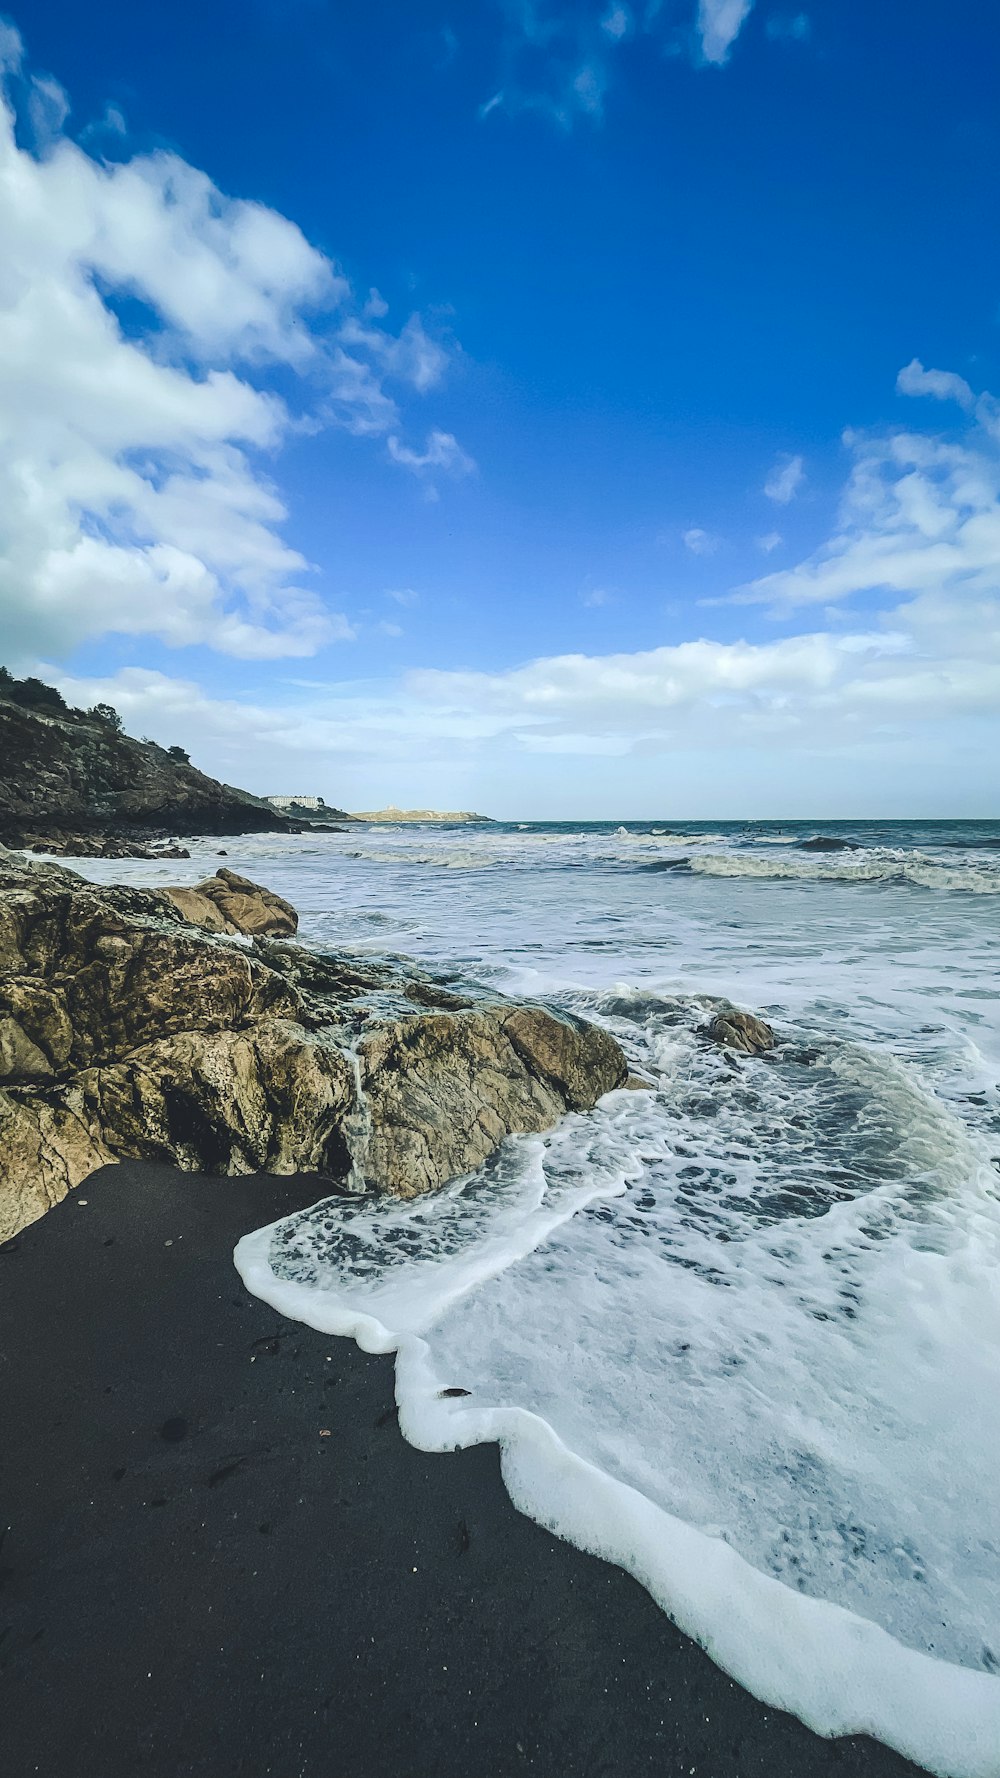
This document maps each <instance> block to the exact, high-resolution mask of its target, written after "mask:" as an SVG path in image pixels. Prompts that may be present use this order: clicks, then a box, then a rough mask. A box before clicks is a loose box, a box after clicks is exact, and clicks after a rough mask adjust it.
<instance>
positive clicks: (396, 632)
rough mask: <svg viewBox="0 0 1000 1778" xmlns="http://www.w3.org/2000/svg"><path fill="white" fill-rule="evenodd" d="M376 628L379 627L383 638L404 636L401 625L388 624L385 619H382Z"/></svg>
mask: <svg viewBox="0 0 1000 1778" xmlns="http://www.w3.org/2000/svg"><path fill="white" fill-rule="evenodd" d="M378 627H379V629H380V631H381V633H382V635H383V636H393V637H395V636H402V635H404V634H405V631H404V630H403V626H402V624H393V623H389V622H388V620H387V619H386V618H382V620H381V622H380V623H379V626H378Z"/></svg>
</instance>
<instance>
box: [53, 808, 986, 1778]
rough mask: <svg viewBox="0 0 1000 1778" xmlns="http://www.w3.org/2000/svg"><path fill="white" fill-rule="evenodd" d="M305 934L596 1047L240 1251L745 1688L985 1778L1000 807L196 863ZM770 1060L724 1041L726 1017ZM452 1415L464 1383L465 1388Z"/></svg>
mask: <svg viewBox="0 0 1000 1778" xmlns="http://www.w3.org/2000/svg"><path fill="white" fill-rule="evenodd" d="M190 843H191V849H192V853H193V856H192V858H191V860H190V861H189V862H187V863H180V864H179V863H176V862H170V863H169V864H166V863H165V864H152V863H147V862H145V861H127V862H121V861H114V862H108V863H105V862H98V861H90V860H86V861H80V862H79V864H77V865H75V868H78V869H80V870H81V871H82V872H83V873H84V874H86V875H88V876H91V877H94V878H98V879H103V880H119V881H120V880H127V881H134V882H144V883H148V882H157V881H172V882H180V881H189V882H190V881H195V880H196V879H197V878H198V877H199V876H200V875H203V874H205V872H206V870H208V869H214V868H215V867H216V863H217V857H216V855H217V853H218V852H219V850H220V848H223V847H224V848H225V850H226V852H227V854H228V856H227V859H226V863H227V864H228V865H229V866H230V867H231V868H233V869H236V870H241V871H245V872H246V873H247V874H248V875H250V876H252V877H254V878H256V879H257V880H259V881H262V882H264V883H266V884H267V885H268V886H269V887H270V888H273V889H276V890H278V891H279V892H280V893H281V894H283V895H285V896H287V897H288V899H289V900H291V901H292V902H293V903H294V904H295V906H296V907H297V908H298V910H299V913H300V917H301V927H300V938H301V940H302V941H303V942H304V943H306V944H308V945H314V946H318V947H320V948H323V947H328V948H330V949H335V950H338V951H342V950H350V951H355V952H358V953H362V954H364V953H375V954H380V955H384V954H387V953H388V954H391V955H396V956H399V957H401V958H408V959H413V960H414V961H416V962H417V963H419V964H421V965H422V966H424V967H426V968H428V969H430V970H432V971H433V972H434V973H435V974H436V975H438V976H440V977H442V978H443V979H446V980H447V981H448V982H449V983H450V984H453V985H461V984H462V983H463V982H467V981H475V982H478V983H485V984H488V985H492V986H494V987H496V988H497V989H500V990H502V991H503V992H505V993H508V994H512V995H520V996H530V997H538V998H541V999H544V1000H545V1001H546V1002H548V1003H550V1004H551V1005H553V1006H554V1007H557V1008H558V1007H562V1008H566V1009H568V1010H572V1011H573V1012H577V1013H582V1014H584V1015H585V1016H587V1017H589V1018H591V1019H594V1020H597V1021H599V1022H602V1023H604V1024H606V1025H607V1026H609V1028H610V1029H611V1030H612V1031H613V1032H614V1033H615V1035H616V1036H617V1037H618V1039H619V1040H620V1042H621V1043H622V1045H623V1046H624V1048H625V1049H626V1051H627V1053H628V1055H629V1058H630V1061H631V1062H632V1064H633V1066H634V1068H635V1069H636V1070H637V1071H638V1072H639V1073H641V1074H642V1075H644V1076H645V1077H646V1079H647V1080H648V1081H649V1082H650V1091H648V1092H626V1091H622V1092H619V1093H615V1094H612V1095H610V1096H609V1097H608V1098H607V1099H605V1100H604V1101H602V1103H601V1104H600V1105H599V1106H598V1107H597V1109H596V1110H595V1111H594V1112H592V1113H588V1114H586V1115H582V1114H581V1115H573V1116H570V1117H568V1118H567V1119H566V1120H565V1121H564V1122H563V1123H562V1124H561V1125H560V1126H559V1127H558V1128H557V1129H556V1130H554V1131H553V1132H551V1133H550V1134H549V1135H548V1136H545V1137H530V1138H528V1137H525V1138H514V1139H512V1140H510V1141H509V1142H508V1143H506V1144H505V1145H504V1147H503V1149H502V1150H501V1151H500V1153H499V1154H498V1155H497V1156H496V1157H495V1158H494V1160H493V1161H492V1162H491V1163H490V1164H488V1165H487V1166H486V1167H485V1168H484V1169H483V1170H482V1172H481V1173H479V1174H477V1175H475V1176H474V1177H473V1178H470V1179H464V1180H460V1181H457V1182H455V1183H454V1184H453V1185H451V1186H449V1187H448V1188H446V1189H445V1190H444V1191H442V1192H441V1193H440V1194H437V1195H436V1196H434V1197H433V1198H429V1199H425V1200H422V1201H417V1202H415V1203H410V1204H406V1205H396V1204H387V1203H386V1202H385V1201H382V1202H378V1201H374V1200H370V1199H365V1198H357V1199H354V1200H345V1199H343V1198H336V1199H332V1200H328V1201H327V1202H325V1203H323V1204H320V1205H318V1206H317V1207H316V1208H315V1209H314V1210H312V1211H309V1212H307V1213H306V1214H304V1215H303V1216H301V1217H298V1218H296V1219H294V1220H293V1221H292V1222H289V1223H285V1224H280V1225H276V1226H275V1227H274V1228H271V1229H266V1230H261V1231H257V1232H256V1233H254V1234H252V1235H249V1236H248V1237H247V1238H246V1239H245V1240H244V1241H242V1242H241V1243H240V1246H239V1248H238V1249H237V1254H236V1263H237V1265H238V1267H239V1269H240V1271H241V1273H242V1275H243V1277H244V1279H245V1281H246V1282H247V1284H248V1286H249V1287H250V1288H251V1289H252V1290H253V1291H255V1292H256V1293H257V1294H258V1295H261V1296H263V1297H265V1298H266V1299H267V1300H268V1301H269V1302H271V1303H273V1304H274V1306H275V1307H276V1308H277V1309H279V1310H281V1311H282V1312H283V1313H285V1314H288V1315H291V1316H293V1317H296V1318H298V1319H300V1320H302V1321H304V1322H308V1323H309V1324H310V1325H312V1326H314V1327H318V1328H321V1329H323V1330H325V1331H327V1332H330V1333H336V1334H341V1335H345V1336H349V1337H353V1338H354V1339H356V1340H358V1341H359V1343H360V1344H361V1345H363V1346H364V1347H366V1348H367V1349H369V1350H395V1351H397V1353H398V1358H397V1395H398V1399H399V1403H400V1422H401V1425H402V1428H403V1431H404V1433H405V1435H406V1436H407V1437H408V1438H409V1439H411V1441H413V1442H414V1443H416V1444H418V1445H420V1446H422V1447H423V1448H426V1449H435V1450H439V1449H449V1448H454V1447H458V1446H462V1445H467V1444H469V1443H473V1442H476V1441H480V1440H484V1439H493V1440H497V1441H498V1442H499V1443H500V1445H501V1448H502V1462H503V1471H504V1476H505V1480H506V1482H507V1485H508V1488H509V1489H510V1492H511V1494H512V1496H513V1498H514V1501H515V1503H516V1504H517V1505H518V1506H519V1507H520V1508H521V1509H522V1510H523V1511H525V1512H527V1513H528V1514H529V1515H530V1516H532V1517H533V1518H535V1519H537V1520H539V1521H540V1522H541V1523H543V1524H545V1525H547V1526H550V1527H551V1528H552V1529H554V1530H556V1531H558V1532H559V1533H560V1534H561V1535H563V1536H565V1537H567V1538H568V1539H569V1540H570V1541H572V1542H574V1543H577V1544H579V1545H580V1546H582V1547H583V1548H586V1549H589V1550H592V1551H594V1552H595V1553H597V1554H600V1555H604V1556H607V1557H608V1558H610V1559H611V1560H613V1561H616V1562H619V1563H620V1564H621V1565H622V1566H624V1567H626V1568H627V1569H629V1570H630V1571H631V1572H632V1573H634V1574H635V1575H636V1576H637V1578H638V1579H639V1580H640V1581H641V1582H642V1583H643V1584H644V1585H645V1586H646V1587H648V1589H649V1591H650V1592H651V1593H652V1594H653V1596H654V1598H656V1599H657V1601H658V1602H659V1603H660V1604H661V1605H662V1606H663V1608H664V1609H665V1610H667V1611H669V1612H670V1614H671V1615H672V1616H673V1617H674V1618H675V1619H676V1620H677V1622H678V1623H679V1624H680V1625H681V1627H682V1628H683V1629H685V1630H687V1631H688V1632H689V1633H690V1634H692V1635H694V1636H696V1637H697V1638H698V1640H699V1641H700V1642H702V1643H703V1645H704V1646H705V1647H706V1648H707V1649H708V1650H709V1652H710V1653H711V1654H712V1655H713V1656H714V1658H715V1659H716V1660H718V1662H719V1663H720V1665H722V1666H723V1667H724V1668H725V1669H726V1670H727V1671H728V1672H729V1673H731V1674H732V1675H733V1677H735V1678H736V1679H737V1680H739V1681H740V1683H742V1684H743V1685H745V1686H747V1687H748V1688H749V1689H750V1690H751V1691H753V1692H754V1693H756V1694H757V1695H758V1696H759V1697H761V1698H763V1699H765V1700H767V1701H769V1702H770V1703H772V1704H774V1705H776V1706H780V1707H782V1708H785V1709H788V1710H791V1711H793V1712H795V1713H796V1714H797V1715H799V1716H800V1717H801V1718H802V1719H803V1720H804V1721H806V1722H807V1723H809V1724H810V1726H812V1727H813V1728H815V1729H817V1730H818V1731H819V1732H820V1733H824V1734H839V1733H846V1732H851V1731H866V1732H869V1733H872V1734H875V1735H876V1736H878V1737H879V1738H881V1739H882V1740H884V1741H886V1742H887V1743H888V1744H890V1745H892V1746H894V1747H896V1748H898V1749H899V1750H900V1751H901V1752H903V1753H905V1754H907V1755H908V1756H909V1757H910V1758H912V1759H914V1760H915V1761H916V1762H917V1763H919V1764H921V1765H924V1766H926V1767H927V1768H928V1769H929V1770H931V1771H932V1772H935V1773H938V1774H942V1775H947V1778H997V1774H998V1773H1000V1504H998V1483H997V1478H998V1475H1000V1195H998V1194H1000V998H998V963H1000V822H969V821H953V822H945V821H942V822H885V823H875V822H857V823H854V822H823V823H788V822H786V823H778V822H774V823H766V822H760V823H754V824H752V825H749V826H744V825H742V824H739V823H732V822H703V823H693V822H677V823H670V822H667V821H649V822H634V821H628V822H624V823H614V822H606V823H589V824H587V823H584V824H580V823H563V824H555V823H550V824H543V823H523V824H512V823H508V824H491V825H489V826H483V827H461V828H459V827H454V828H431V827H422V828H410V827H406V828H357V829H353V830H348V831H347V832H344V833H337V834H335V833H330V834H324V835H303V836H301V837H299V838H275V837H274V836H271V835H262V836H248V837H245V838H241V839H227V840H221V841H220V840H204V841H201V840H199V841H193V842H190ZM730 1001H731V1002H734V1003H735V1004H737V1005H739V1006H741V1007H746V1008H748V1009H750V1010H752V1011H753V1012H756V1013H758V1014H760V1015H761V1016H763V1017H764V1018H766V1019H767V1020H768V1021H769V1022H770V1023H771V1024H772V1025H773V1027H774V1029H775V1032H776V1035H777V1037H778V1039H779V1042H778V1047H777V1048H776V1050H775V1051H774V1052H773V1053H772V1054H770V1055H768V1056H766V1057H761V1058H750V1059H747V1058H742V1057H740V1058H737V1057H734V1056H732V1055H729V1054H727V1053H726V1052H724V1051H720V1050H718V1049H717V1048H715V1047H714V1046H713V1045H711V1044H709V1043H707V1042H706V1041H705V1039H704V1036H703V1028H704V1026H705V1025H706V1023H707V1022H708V1020H709V1018H710V1017H711V1015H712V1013H713V1012H714V1011H715V1010H717V1008H718V1006H719V1005H720V1004H722V1003H726V1002H730ZM457 1391H462V1392H464V1393H455V1392H457Z"/></svg>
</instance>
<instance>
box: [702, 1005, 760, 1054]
mask: <svg viewBox="0 0 1000 1778" xmlns="http://www.w3.org/2000/svg"><path fill="white" fill-rule="evenodd" d="M708 1035H709V1037H710V1038H711V1039H712V1042H713V1043H718V1044H721V1045H722V1047H723V1048H724V1049H730V1050H738V1051H739V1053H740V1055H742V1056H760V1055H763V1054H764V1053H765V1052H766V1051H767V1050H773V1048H774V1043H775V1038H774V1032H773V1031H772V1030H771V1027H770V1025H766V1024H765V1023H764V1020H763V1019H758V1018H756V1017H755V1015H754V1014H753V1013H752V1012H739V1011H738V1010H737V1008H736V1007H735V1006H731V1007H727V1009H726V1011H725V1012H720V1013H716V1015H715V1018H714V1019H713V1020H712V1023H711V1024H710V1025H709V1027H708Z"/></svg>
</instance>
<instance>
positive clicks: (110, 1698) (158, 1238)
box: [0, 1163, 919, 1778]
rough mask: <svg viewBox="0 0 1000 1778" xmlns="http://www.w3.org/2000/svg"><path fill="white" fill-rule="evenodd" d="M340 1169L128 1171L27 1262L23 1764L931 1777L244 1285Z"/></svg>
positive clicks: (9, 1434) (4, 1498)
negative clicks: (758, 1694)
mask: <svg viewBox="0 0 1000 1778" xmlns="http://www.w3.org/2000/svg"><path fill="white" fill-rule="evenodd" d="M328 1189H329V1188H328V1185H327V1184H325V1183H323V1182H320V1181H317V1180H315V1179H313V1178H309V1177H303V1176H299V1177H297V1178H284V1179H275V1178H273V1177H268V1176H261V1175H255V1176H254V1175H252V1176H246V1177H243V1178H237V1179H230V1178H203V1177H201V1176H198V1175H193V1174H185V1173H179V1172H175V1171H174V1170H173V1169H171V1168H167V1167H161V1166H151V1165H141V1164H137V1163H124V1164H121V1165H119V1166H116V1167H108V1168H104V1169H102V1170H101V1172H100V1173H98V1174H94V1175H92V1177H91V1178H90V1179H88V1180H87V1181H86V1182H85V1183H84V1184H83V1185H82V1186H80V1187H79V1188H78V1190H77V1191H76V1192H74V1193H71V1194H70V1196H69V1197H68V1198H67V1199H65V1200H64V1201H63V1202H62V1203H61V1204H59V1205H57V1206H56V1207H55V1208H54V1209H53V1210H51V1211H49V1213H48V1214H47V1215H46V1216H45V1217H44V1218H43V1219H42V1220H41V1221H40V1222H38V1223H34V1224H32V1225H31V1226H30V1227H28V1228H26V1229H25V1230H23V1231H22V1233H21V1234H20V1235H19V1236H17V1237H16V1238H15V1239H14V1241H12V1242H10V1243H8V1244H7V1245H6V1246H5V1247H4V1248H3V1249H0V1425H2V1426H3V1428H4V1436H3V1441H2V1447H0V1530H2V1528H3V1527H4V1526H8V1527H9V1528H8V1530H7V1531H6V1534H5V1536H4V1539H3V1544H2V1548H0V1700H2V1709H3V1718H4V1751H5V1761H4V1769H5V1778H22V1775H23V1778H28V1775H29V1774H33V1773H35V1772H39V1773H43V1774H48V1775H49V1778H70V1774H73V1778H135V1774H136V1773H138V1772H139V1771H142V1773H143V1774H144V1775H145V1774H149V1775H151V1778H228V1775H230V1774H232V1775H233V1778H236V1775H237V1774H238V1775H239V1778H257V1775H258V1774H259V1775H261V1778H263V1775H264V1774H266V1773H274V1774H275V1775H276V1778H293V1775H295V1778H298V1775H299V1774H302V1775H305V1778H309V1775H311V1774H314V1773H315V1774H317V1775H318V1774H320V1773H322V1774H324V1778H325V1775H327V1774H332V1773H334V1772H336V1773H338V1774H339V1773H340V1772H343V1773H344V1774H346V1775H347V1778H380V1775H381V1774H382V1773H383V1772H393V1773H396V1774H399V1775H400V1778H450V1775H451V1774H454V1775H455V1778H459V1775H461V1778H468V1775H471V1774H475V1775H476V1778H492V1775H501V1774H503V1775H504V1778H506V1774H508V1773H510V1774H514V1773H521V1772H524V1771H526V1770H529V1769H534V1770H537V1771H544V1772H547V1773H559V1774H566V1775H567V1778H569V1775H572V1778H577V1775H579V1778H611V1775H612V1774H617V1773H619V1772H626V1771H627V1772H629V1773H630V1774H631V1773H632V1772H636V1771H638V1772H643V1771H648V1772H650V1773H653V1772H656V1773H666V1774H670V1775H671V1778H673V1774H675V1773H676V1774H677V1778H681V1774H683V1775H684V1778H689V1775H690V1774H691V1773H692V1772H693V1773H694V1774H695V1778H806V1775H807V1774H808V1778H919V1768H917V1767H916V1766H913V1765H912V1764H910V1763H909V1762H907V1761H906V1760H904V1759H902V1758H901V1757H900V1756H899V1755H897V1754H894V1753H892V1752H890V1751H889V1750H888V1749H886V1748H884V1747H882V1746H880V1745H879V1744H877V1743H875V1742H873V1741H870V1740H868V1739H866V1738H864V1737H852V1738H849V1739H843V1740H839V1741H824V1740H821V1739H820V1738H818V1737H817V1736H815V1735H814V1734H812V1733H811V1731H809V1730H808V1729H806V1728H804V1727H803V1726H802V1725H801V1724H800V1723H798V1722H797V1721H796V1720H795V1719H793V1718H791V1717H788V1716H786V1715H784V1714H782V1713H781V1712H778V1711H775V1710H772V1709H770V1708H767V1707H765V1706H763V1705H761V1704H760V1703H758V1702H757V1700H755V1699H754V1698H752V1697H751V1696H750V1695H749V1694H748V1693H746V1692H744V1691H742V1690H741V1688H740V1687H739V1686H737V1685H736V1684H735V1683H734V1682H733V1681H732V1680H730V1679H729V1678H728V1677H727V1676H726V1675H725V1674H723V1673H722V1672H720V1670H719V1669H718V1668H716V1667H715V1666H714V1665H713V1663H712V1662H711V1661H710V1660H709V1658H708V1657H707V1655H705V1654H704V1653H703V1652H702V1651H701V1650H700V1649H699V1648H698V1647H697V1646H696V1645H695V1644H694V1643H692V1642H691V1641H689V1639H688V1638H686V1637H685V1636H683V1635H682V1634H681V1633H680V1632H679V1631H678V1630H677V1629H676V1628H675V1627H674V1625H673V1624H672V1623H671V1622H670V1621H669V1619H667V1618H666V1617H665V1616H664V1615H663V1614H662V1612H661V1611H660V1610H659V1609H658V1607H657V1606H656V1605H654V1603H653V1601H652V1600H651V1599H650V1598H649V1596H648V1595H647V1594H646V1593H645V1592H644V1591H643V1589H642V1588H641V1587H640V1586H639V1584H638V1583H637V1582H636V1581H634V1580H632V1579H631V1578H630V1577H629V1576H627V1575H626V1574H625V1573H624V1572H623V1571H621V1570H619V1569H616V1568H612V1567H610V1566H608V1565H607V1564H605V1563H603V1562H600V1561H598V1560H596V1559H595V1558H593V1557H590V1556H586V1555H583V1554H581V1553H580V1552H579V1551H577V1550H575V1549H573V1548H572V1547H571V1546H569V1545H568V1544H565V1543H562V1542H560V1541H559V1540H558V1539H556V1538H555V1537H553V1536H552V1535H551V1534H549V1533H548V1532H546V1531H544V1530H542V1529H541V1528H540V1527H539V1526H537V1525H535V1524H533V1523H532V1522H531V1521H530V1520H528V1519H525V1518H523V1517H522V1516H521V1515H520V1514H518V1513H517V1512H516V1511H515V1509H514V1508H513V1506H512V1505H511V1503H510V1501H509V1499H508V1497H507V1494H506V1492H505V1490H504V1488H503V1484H502V1482H501V1480H500V1474H499V1453H498V1450H497V1448H496V1447H495V1446H486V1445H484V1446H477V1447H473V1448H471V1449H469V1450H464V1451H461V1452H458V1453H455V1454H448V1455H446V1456H438V1455H428V1454H426V1453H423V1452H421V1451H417V1450H415V1449H414V1448H413V1447H411V1446H409V1445H407V1444H406V1443H405V1442H404V1441H403V1439H402V1437H401V1435H400V1433H399V1430H398V1426H397V1423H396V1412H395V1405H394V1375H393V1360H392V1358H391V1357H376V1356H372V1355H370V1354H367V1353H364V1352H362V1351H360V1350H359V1349H358V1348H357V1347H355V1346H354V1345H353V1344H352V1343H350V1342H348V1341H347V1340H342V1339H333V1338H331V1337H329V1336H324V1335H322V1334H318V1333H314V1332H313V1331H312V1330H311V1329H309V1328H306V1327H304V1326H302V1325H300V1324H299V1323H295V1322H288V1321H285V1320H283V1318H282V1317H280V1316H279V1315H276V1314H275V1312H274V1311H273V1310H271V1309H269V1308H268V1307H267V1306H266V1305H265V1304H264V1303H262V1302H259V1301H258V1300H257V1299H255V1298H253V1297H251V1296H249V1295H248V1294H247V1292H246V1291H245V1289H244V1287H243V1286H242V1284H241V1282H240V1279H239V1277H238V1275H237V1273H236V1271H235V1268H234V1266H233V1264H232V1257H231V1256H232V1248H233V1246H234V1245H235V1242H236V1241H237V1240H238V1239H239V1237H240V1236H241V1235H243V1234H245V1233H248V1232H250V1231H251V1230H252V1229H254V1228H255V1227H259V1226H261V1225H262V1224H264V1223H266V1222H270V1221H273V1220H275V1219H276V1218H277V1217H279V1216H281V1215H283V1214H287V1213H289V1212H290V1211H291V1210H293V1209H295V1208H298V1207H304V1206H305V1205H307V1204H309V1203H311V1202H313V1201H315V1199H316V1198H317V1197H318V1196H322V1195H326V1193H327V1192H328Z"/></svg>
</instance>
